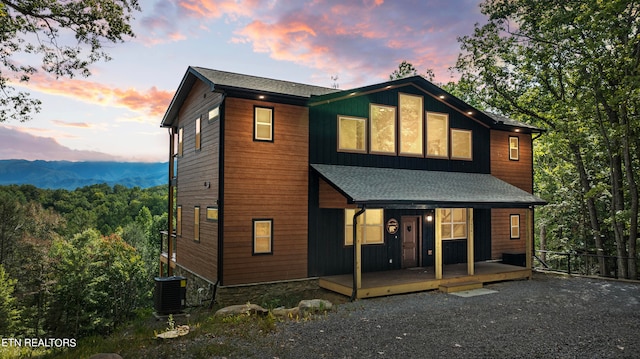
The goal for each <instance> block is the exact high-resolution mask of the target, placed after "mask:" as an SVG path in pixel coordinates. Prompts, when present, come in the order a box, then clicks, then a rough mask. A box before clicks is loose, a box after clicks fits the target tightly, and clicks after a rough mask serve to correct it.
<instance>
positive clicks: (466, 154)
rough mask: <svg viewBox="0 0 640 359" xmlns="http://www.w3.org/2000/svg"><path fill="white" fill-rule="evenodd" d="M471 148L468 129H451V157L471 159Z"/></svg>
mask: <svg viewBox="0 0 640 359" xmlns="http://www.w3.org/2000/svg"><path fill="white" fill-rule="evenodd" d="M472 148H473V147H472V143H471V131H470V130H459V129H453V128H452V129H451V158H454V159H459V160H471V159H472V153H473V151H472Z"/></svg>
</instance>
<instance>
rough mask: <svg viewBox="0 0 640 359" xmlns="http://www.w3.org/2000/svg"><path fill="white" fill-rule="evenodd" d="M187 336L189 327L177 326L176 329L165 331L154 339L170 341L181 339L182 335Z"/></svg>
mask: <svg viewBox="0 0 640 359" xmlns="http://www.w3.org/2000/svg"><path fill="white" fill-rule="evenodd" d="M187 334H189V326H188V325H179V326H177V327H176V329H173V330H167V331H166V332H164V333H160V334H156V338H161V339H171V338H177V337H181V336H183V335H187Z"/></svg>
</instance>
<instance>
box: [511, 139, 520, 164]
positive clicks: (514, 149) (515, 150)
mask: <svg viewBox="0 0 640 359" xmlns="http://www.w3.org/2000/svg"><path fill="white" fill-rule="evenodd" d="M509 159H510V160H513V161H518V160H519V159H520V139H519V138H518V137H513V136H509Z"/></svg>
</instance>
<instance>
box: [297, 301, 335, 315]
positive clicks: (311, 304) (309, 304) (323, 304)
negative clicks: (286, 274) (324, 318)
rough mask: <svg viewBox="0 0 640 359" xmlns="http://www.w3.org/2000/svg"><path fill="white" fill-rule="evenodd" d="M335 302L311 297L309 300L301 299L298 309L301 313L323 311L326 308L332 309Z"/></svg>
mask: <svg viewBox="0 0 640 359" xmlns="http://www.w3.org/2000/svg"><path fill="white" fill-rule="evenodd" d="M332 307H333V304H332V303H331V302H330V301H328V300H325V299H309V300H301V301H300V303H298V309H299V310H300V313H303V314H304V313H315V312H323V311H325V310H331V308H332Z"/></svg>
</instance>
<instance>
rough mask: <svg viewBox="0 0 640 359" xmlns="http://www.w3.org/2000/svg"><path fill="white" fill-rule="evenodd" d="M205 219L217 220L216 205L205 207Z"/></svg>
mask: <svg viewBox="0 0 640 359" xmlns="http://www.w3.org/2000/svg"><path fill="white" fill-rule="evenodd" d="M207 220H208V221H217V220H218V207H207Z"/></svg>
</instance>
